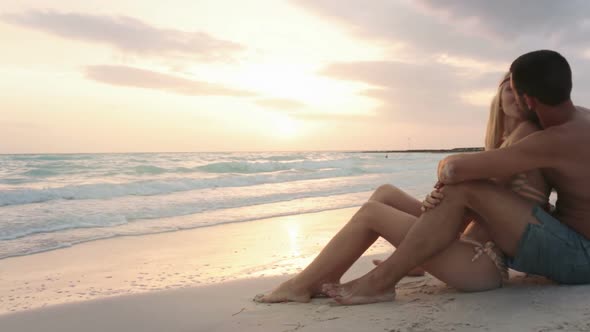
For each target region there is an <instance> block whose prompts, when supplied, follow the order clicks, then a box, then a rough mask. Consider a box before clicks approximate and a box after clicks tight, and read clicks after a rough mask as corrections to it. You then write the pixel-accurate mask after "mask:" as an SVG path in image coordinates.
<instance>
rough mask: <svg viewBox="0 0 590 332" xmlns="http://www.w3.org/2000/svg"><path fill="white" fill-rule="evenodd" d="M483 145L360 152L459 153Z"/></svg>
mask: <svg viewBox="0 0 590 332" xmlns="http://www.w3.org/2000/svg"><path fill="white" fill-rule="evenodd" d="M483 150H484V148H483V147H477V148H454V149H423V150H368V151H360V153H410V152H413V153H459V152H479V151H483Z"/></svg>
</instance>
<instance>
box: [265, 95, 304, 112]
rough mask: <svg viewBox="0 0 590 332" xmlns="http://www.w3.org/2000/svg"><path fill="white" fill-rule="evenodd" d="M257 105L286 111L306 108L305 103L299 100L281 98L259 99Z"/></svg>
mask: <svg viewBox="0 0 590 332" xmlns="http://www.w3.org/2000/svg"><path fill="white" fill-rule="evenodd" d="M256 104H258V105H260V106H263V107H267V108H272V109H279V110H286V111H292V110H296V109H300V108H303V107H305V106H306V105H305V104H304V103H302V102H299V101H297V100H292V99H281V98H271V99H259V100H257V101H256Z"/></svg>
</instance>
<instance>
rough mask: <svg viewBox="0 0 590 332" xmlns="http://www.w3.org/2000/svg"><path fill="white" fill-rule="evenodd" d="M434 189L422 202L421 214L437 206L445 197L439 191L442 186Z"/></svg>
mask: <svg viewBox="0 0 590 332" xmlns="http://www.w3.org/2000/svg"><path fill="white" fill-rule="evenodd" d="M437 185H438V184H437ZM435 188H436V189H434V190H433V191H432V192H431V193H430V194H428V195H426V198H425V199H424V201H422V207H421V208H420V210H422V212H426V211H428V210H430V209H434V208H435V207H436V206H437V205H439V204H440V202H441V201H442V199H443V198H444V197H445V196H444V195H443V193H442V192H441V191H440V188H442V186H441V187H437V186H435Z"/></svg>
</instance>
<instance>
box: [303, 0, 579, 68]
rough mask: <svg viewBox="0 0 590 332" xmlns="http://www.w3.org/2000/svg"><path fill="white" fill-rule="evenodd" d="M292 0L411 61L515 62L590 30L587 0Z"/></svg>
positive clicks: (574, 43)
mask: <svg viewBox="0 0 590 332" xmlns="http://www.w3.org/2000/svg"><path fill="white" fill-rule="evenodd" d="M292 1H293V2H294V3H296V4H297V5H299V6H301V7H303V8H305V9H306V10H308V11H310V12H311V13H313V14H315V15H318V16H320V17H322V19H328V20H332V21H335V22H337V23H338V24H340V25H341V26H343V27H345V28H346V29H347V30H348V31H350V32H351V33H353V34H355V35H357V36H359V37H362V38H363V39H371V40H379V41H380V42H381V43H383V42H384V43H385V44H389V45H390V46H396V48H395V50H396V56H397V57H405V58H406V59H413V58H416V57H421V58H426V59H427V58H429V57H431V56H433V55H438V54H449V55H451V56H460V57H467V58H473V59H476V60H493V61H503V62H510V61H511V60H512V59H514V58H515V57H516V56H518V55H519V54H522V53H524V52H527V51H530V50H534V49H540V48H564V47H565V48H568V49H570V50H573V49H578V48H581V45H580V43H582V42H583V41H584V40H586V39H585V38H586V37H585V36H587V35H588V34H589V33H590V24H588V20H587V19H586V18H585V15H586V13H588V12H589V11H590V2H588V1H585V0H572V1H566V2H563V1H552V0H540V1H536V0H523V1H512V0H505V1H487V0H474V1H460V0H448V1H435V0H420V1H414V2H412V1H390V0H372V1H355V0H292ZM399 45H403V47H402V48H401V51H400V48H399V47H398V46H399ZM584 45H587V43H584Z"/></svg>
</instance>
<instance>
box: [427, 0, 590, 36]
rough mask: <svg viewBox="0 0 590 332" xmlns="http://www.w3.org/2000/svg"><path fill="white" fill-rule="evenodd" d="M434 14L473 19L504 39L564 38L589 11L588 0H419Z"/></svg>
mask: <svg viewBox="0 0 590 332" xmlns="http://www.w3.org/2000/svg"><path fill="white" fill-rule="evenodd" d="M418 2H419V3H421V4H422V5H423V6H424V8H426V9H430V10H431V11H430V12H431V13H432V14H434V15H436V16H438V17H441V18H445V19H446V20H447V21H448V22H457V21H459V22H461V21H464V22H465V21H471V26H472V27H474V28H476V29H478V30H480V32H482V33H487V34H491V35H494V36H497V37H500V38H503V39H507V40H509V39H513V38H515V37H517V36H519V35H522V34H536V35H545V36H554V37H555V38H561V36H560V35H561V34H562V33H564V32H568V33H571V32H575V31H576V30H577V29H578V28H579V26H578V25H579V24H578V23H579V22H583V21H584V20H585V18H586V16H587V13H588V11H589V10H590V3H589V2H588V1H586V0H570V1H554V0H521V1H512V0H504V1H486V0H472V1H461V0H446V1H444V2H443V1H438V0H436V1H435V0H419V1H418Z"/></svg>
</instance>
